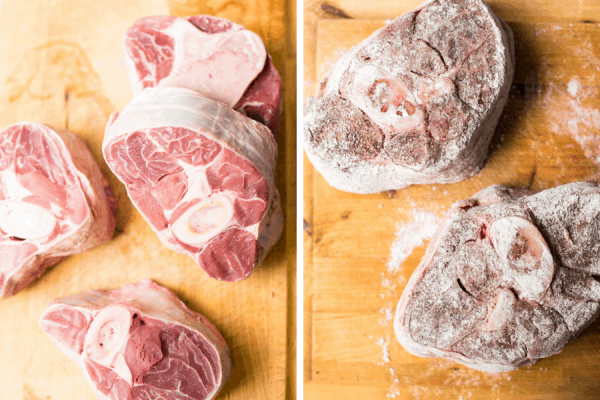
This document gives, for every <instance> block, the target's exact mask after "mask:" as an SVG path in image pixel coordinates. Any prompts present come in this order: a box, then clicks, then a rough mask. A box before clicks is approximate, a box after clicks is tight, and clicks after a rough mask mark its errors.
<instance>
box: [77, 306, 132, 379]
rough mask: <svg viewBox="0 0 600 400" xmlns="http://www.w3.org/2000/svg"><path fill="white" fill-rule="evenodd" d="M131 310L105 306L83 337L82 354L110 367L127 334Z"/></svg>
mask: <svg viewBox="0 0 600 400" xmlns="http://www.w3.org/2000/svg"><path fill="white" fill-rule="evenodd" d="M129 328H131V311H129V310H128V309H127V308H126V307H123V306H118V305H117V306H110V307H105V308H103V309H102V310H100V312H99V313H98V314H97V315H96V317H95V318H94V320H93V321H92V323H91V324H90V328H89V330H88V333H87V335H86V337H85V342H84V344H83V354H84V356H85V357H87V358H89V359H90V360H92V361H94V362H95V363H98V364H100V365H103V366H105V367H111V366H112V363H113V360H114V358H115V356H116V355H117V353H118V352H120V351H121V349H122V348H123V346H124V345H125V342H126V341H127V338H128V336H129Z"/></svg>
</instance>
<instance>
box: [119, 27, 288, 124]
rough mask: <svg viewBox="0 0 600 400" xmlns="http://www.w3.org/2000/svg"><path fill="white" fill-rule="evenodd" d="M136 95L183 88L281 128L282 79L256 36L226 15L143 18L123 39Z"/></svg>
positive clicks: (128, 69) (130, 77)
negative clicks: (226, 17)
mask: <svg viewBox="0 0 600 400" xmlns="http://www.w3.org/2000/svg"><path fill="white" fill-rule="evenodd" d="M123 47H124V51H125V61H126V66H127V71H128V74H129V80H130V82H131V87H132V91H133V95H134V96H137V95H138V94H139V93H141V91H142V90H143V89H145V88H148V87H181V88H187V89H191V90H194V91H196V92H198V93H200V94H201V95H203V96H205V97H208V98H210V99H212V100H216V101H219V102H221V103H223V104H225V105H227V106H229V107H233V108H235V109H236V110H237V111H240V112H242V113H243V114H245V115H247V116H248V117H250V118H252V119H254V120H256V121H258V122H260V123H262V124H264V125H266V126H268V127H269V129H271V131H272V132H273V134H275V135H277V133H278V132H279V108H280V103H281V77H280V76H279V73H278V72H277V70H276V69H275V67H274V65H273V62H272V60H271V57H269V56H268V54H267V51H266V49H265V46H264V44H263V42H262V40H261V39H260V37H259V36H258V35H256V34H255V33H253V32H251V31H249V30H247V29H245V28H244V27H243V26H241V25H238V24H235V23H233V22H231V21H228V20H226V19H222V18H217V17H212V16H208V15H199V16H192V17H188V18H178V17H167V16H155V17H146V18H142V19H140V20H138V21H136V22H135V24H133V26H131V27H130V28H128V29H127V32H126V33H125V38H124V45H123Z"/></svg>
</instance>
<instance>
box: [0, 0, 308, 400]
mask: <svg viewBox="0 0 600 400" xmlns="http://www.w3.org/2000/svg"><path fill="white" fill-rule="evenodd" d="M195 14H211V15H217V16H221V17H225V18H229V19H232V20H233V21H235V22H237V23H240V24H243V25H245V26H246V27H247V28H249V29H251V30H253V31H254V32H256V33H258V34H259V35H260V36H261V37H262V38H263V40H265V42H266V44H267V47H268V49H269V52H270V53H271V55H272V56H273V59H274V62H275V65H276V67H277V69H278V70H279V71H280V73H281V75H282V78H283V82H284V88H283V97H284V103H283V114H282V124H281V125H282V127H283V129H282V132H281V133H280V136H279V145H280V148H279V159H278V167H277V173H278V176H277V180H276V183H277V187H278V188H279V191H280V193H281V195H282V206H283V207H284V213H285V219H286V221H287V224H286V228H285V230H284V234H283V236H282V238H281V239H280V240H279V242H278V243H277V245H276V246H275V248H274V249H273V250H272V251H271V253H270V254H269V255H268V257H267V259H266V261H265V262H264V263H263V264H262V265H261V266H259V267H258V268H257V269H256V270H255V272H254V273H253V274H252V275H251V277H250V278H249V279H247V280H244V281H242V282H238V283H234V284H231V283H222V282H218V281H216V280H213V279H210V278H208V277H207V275H206V274H205V273H204V272H203V271H201V270H200V269H199V268H198V267H197V265H196V264H195V263H194V262H193V260H191V259H190V258H188V257H186V256H182V255H178V254H176V253H174V252H172V251H170V250H169V249H167V248H166V247H165V246H164V245H163V244H162V243H161V242H160V241H159V239H158V238H157V236H156V235H155V234H154V233H153V232H152V230H151V229H150V226H149V225H148V224H147V223H146V222H145V221H144V220H143V219H142V217H141V216H140V214H139V213H138V212H137V211H136V210H135V208H134V207H133V205H132V204H131V201H130V200H129V199H128V197H127V194H126V191H125V187H124V186H123V185H122V184H121V183H120V182H119V181H118V179H117V178H116V177H115V176H114V175H113V174H112V173H111V172H110V171H109V169H108V167H107V166H106V163H105V162H104V160H103V158H102V153H101V142H102V137H103V133H104V126H105V124H106V121H107V119H108V116H109V114H110V113H111V112H113V111H114V110H122V109H123V107H124V106H125V105H126V104H127V103H128V102H129V100H130V99H131V92H130V88H129V82H128V79H127V74H126V71H125V66H124V63H123V55H122V46H121V42H122V36H123V33H124V31H125V29H126V28H127V27H128V26H130V25H131V24H133V22H134V21H135V20H137V19H138V18H141V17H145V16H149V15H178V16H186V15H195ZM294 21H295V2H294V1H291V0H286V1H278V0H245V1H241V0H239V1H238V0H236V1H220V0H215V1H195V0H189V1H188V0H128V1H117V0H106V1H92V2H90V1H75V0H52V1H47V0H31V1H21V0H2V1H1V4H0V129H4V127H6V126H7V125H9V124H12V123H15V122H18V121H35V122H41V123H45V124H48V125H50V126H52V127H55V128H68V129H70V130H72V131H74V132H75V133H77V134H79V135H80V136H81V137H82V138H83V139H84V140H85V141H86V143H87V145H88V147H90V149H91V151H92V153H93V154H94V156H95V158H96V160H97V161H98V163H99V164H100V166H101V169H102V171H103V172H104V174H105V176H106V177H107V178H108V180H109V181H110V184H111V187H112V189H113V191H114V193H115V194H116V197H117V201H118V222H117V231H116V233H115V236H114V238H113V240H112V241H110V242H109V243H107V244H105V245H103V246H101V247H98V248H95V249H93V250H91V251H89V252H87V253H85V254H81V255H76V256H72V257H69V258H68V259H66V260H64V261H62V262H61V263H59V264H58V265H56V266H54V267H53V268H51V269H50V270H48V271H47V273H45V274H44V275H43V276H42V277H41V278H40V279H38V280H37V281H36V282H34V283H33V284H32V285H31V286H30V287H29V288H27V289H25V290H23V291H22V292H20V293H19V294H17V295H16V296H14V297H12V298H10V299H7V300H3V301H0V315H1V316H2V323H1V324H0V354H1V355H2V361H0V388H1V389H0V400H65V399H66V400H68V399H77V400H84V399H86V400H92V399H96V396H95V395H94V394H93V392H92V390H91V388H90V387H89V386H88V384H87V382H86V380H85V377H84V375H83V372H82V371H80V370H79V368H78V367H77V366H76V365H75V364H74V363H73V362H71V361H70V360H69V359H67V357H66V356H64V355H63V354H62V353H60V351H59V350H58V348H56V347H55V346H54V345H53V344H52V343H51V342H50V340H49V339H48V337H46V335H45V334H44V333H43V332H42V330H41V328H40V327H39V325H38V318H39V316H40V314H41V313H42V311H43V310H44V308H45V307H46V305H47V304H48V303H49V302H50V301H51V300H53V299H54V298H57V297H62V296H67V295H70V294H74V293H78V292H81V291H86V290H90V289H93V288H101V289H114V288H118V287H120V286H121V285H123V284H125V283H129V282H137V281H139V280H140V279H142V278H151V279H153V280H154V281H156V282H157V283H159V284H161V285H164V286H166V287H168V288H170V289H171V290H173V291H175V293H176V294H177V295H179V296H180V298H181V299H182V300H183V301H184V302H185V303H186V304H187V305H188V306H189V307H190V308H192V309H193V310H196V311H198V312H200V313H201V314H203V315H205V316H206V317H207V318H208V319H209V320H211V321H212V322H213V323H214V324H215V325H216V326H217V328H218V329H219V330H220V331H221V333H222V334H223V335H224V337H225V339H226V341H227V342H228V344H229V346H230V348H231V353H232V356H233V370H232V376H231V378H230V380H229V382H228V383H227V384H226V386H225V388H224V389H223V391H222V394H221V395H220V396H219V398H220V399H232V400H233V399H268V400H283V399H293V398H295V394H294V393H295V391H293V390H289V388H290V386H291V385H292V384H293V379H292V380H291V382H292V383H291V384H290V379H289V378H288V379H286V376H287V375H288V373H291V374H293V373H294V371H293V366H294V365H295V361H294V359H293V356H294V352H293V348H292V349H290V348H289V346H288V343H289V344H291V345H292V346H293V344H294V337H293V335H295V331H292V332H291V333H290V332H288V329H289V328H290V327H292V328H293V327H294V325H293V314H291V320H290V319H288V313H290V312H293V310H294V307H293V298H294V288H295V285H293V284H290V282H291V279H294V278H295V254H296V245H295V242H296V239H295V238H296V236H295V220H296V209H295V208H296V206H295V204H296V196H295V193H294V191H295V179H296V169H295V165H296V160H295V148H296V134H295V97H296V90H295V85H296V78H295V64H296V60H295V25H294V23H295V22H294ZM0 256H1V255H0ZM290 305H291V307H290ZM290 310H292V311H290Z"/></svg>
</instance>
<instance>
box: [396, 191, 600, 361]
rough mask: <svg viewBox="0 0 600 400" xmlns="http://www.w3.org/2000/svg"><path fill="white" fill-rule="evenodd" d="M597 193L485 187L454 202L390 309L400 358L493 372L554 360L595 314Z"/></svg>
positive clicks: (599, 270) (598, 300)
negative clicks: (445, 360) (435, 360)
mask: <svg viewBox="0 0 600 400" xmlns="http://www.w3.org/2000/svg"><path fill="white" fill-rule="evenodd" d="M599 228H600V186H599V185H598V184H595V183H583V182H578V183H571V184H568V185H564V186H559V187H556V188H553V189H548V190H544V191H542V192H539V193H534V192H529V191H523V190H512V189H508V188H506V187H504V186H500V185H494V186H490V187H488V188H486V189H484V190H482V191H480V192H479V193H477V194H475V195H474V196H473V197H471V198H470V199H466V200H461V201H459V202H456V203H454V205H453V206H452V207H451V208H450V210H449V212H448V213H447V215H446V217H445V219H444V220H443V221H442V222H441V223H440V226H439V227H438V230H437V232H436V234H435V235H434V237H433V239H432V240H431V242H430V244H429V247H428V248H427V252H426V254H425V257H424V258H423V260H422V261H421V263H420V264H419V266H418V267H417V269H416V270H415V272H414V273H413V275H412V276H411V278H410V280H409V282H408V284H407V285H406V288H405V289H404V292H403V293H402V297H401V298H400V301H399V303H398V307H397V309H396V315H395V317H394V330H395V332H396V336H397V337H398V340H399V341H400V343H401V344H402V346H404V348H405V349H406V350H408V351H409V352H410V353H412V354H414V355H417V356H421V357H445V358H448V359H451V360H454V361H457V362H459V363H462V364H464V365H466V366H468V367H471V368H475V369H478V370H482V371H488V372H501V371H509V370H513V369H517V368H519V367H521V366H523V365H530V364H533V363H534V362H536V361H537V360H538V359H540V358H544V357H549V356H551V355H553V354H556V353H559V352H560V351H562V349H563V348H564V347H565V346H566V345H567V344H568V343H569V342H571V341H572V340H573V339H575V338H576V337H577V336H578V335H579V334H580V333H581V331H582V330H583V329H585V327H587V326H588V325H589V324H590V323H592V322H593V321H594V320H595V319H596V318H597V317H598V315H599V314H600V283H599V282H598V280H599V276H600V233H599V232H600V230H599Z"/></svg>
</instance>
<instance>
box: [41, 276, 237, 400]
mask: <svg viewBox="0 0 600 400" xmlns="http://www.w3.org/2000/svg"><path fill="white" fill-rule="evenodd" d="M40 325H41V327H42V329H43V330H44V332H46V333H47V334H48V336H50V339H51V340H52V342H53V343H54V344H56V346H58V348H59V349H60V350H61V351H62V352H63V353H65V354H66V355H67V356H68V357H69V358H70V359H72V360H73V361H75V362H76V363H77V365H78V366H79V367H80V368H81V369H82V370H83V371H84V373H85V376H86V378H87V380H88V382H89V383H90V384H91V385H92V387H93V389H94V391H95V392H96V394H97V395H98V397H99V398H101V399H107V400H108V399H110V400H156V399H162V400H205V399H213V398H215V397H216V396H217V394H218V393H219V391H220V390H221V389H222V387H223V385H224V384H225V382H226V381H227V379H228V378H229V373H230V369H231V360H230V356H229V348H228V347H227V344H226V343H225V340H224V339H223V337H222V336H221V334H220V333H219V332H218V331H217V329H216V328H215V327H214V326H213V325H212V324H211V323H210V322H209V321H208V320H207V319H206V318H204V317H203V316H202V315H200V314H198V313H196V312H194V311H191V310H190V309H188V308H187V307H186V306H185V304H183V303H182V302H181V301H180V300H179V299H178V298H177V296H175V294H173V293H172V292H171V291H169V290H168V289H166V288H163V287H161V286H159V285H157V284H155V283H154V282H152V281H150V280H148V279H145V280H142V281H140V282H139V283H135V284H128V285H125V286H123V287H122V288H121V289H118V290H92V291H89V292H84V293H79V294H76V295H73V296H69V297H63V298H60V299H57V300H55V301H53V302H52V303H51V304H50V305H49V306H48V308H47V309H46V310H45V311H44V313H43V314H42V316H41V317H40Z"/></svg>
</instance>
